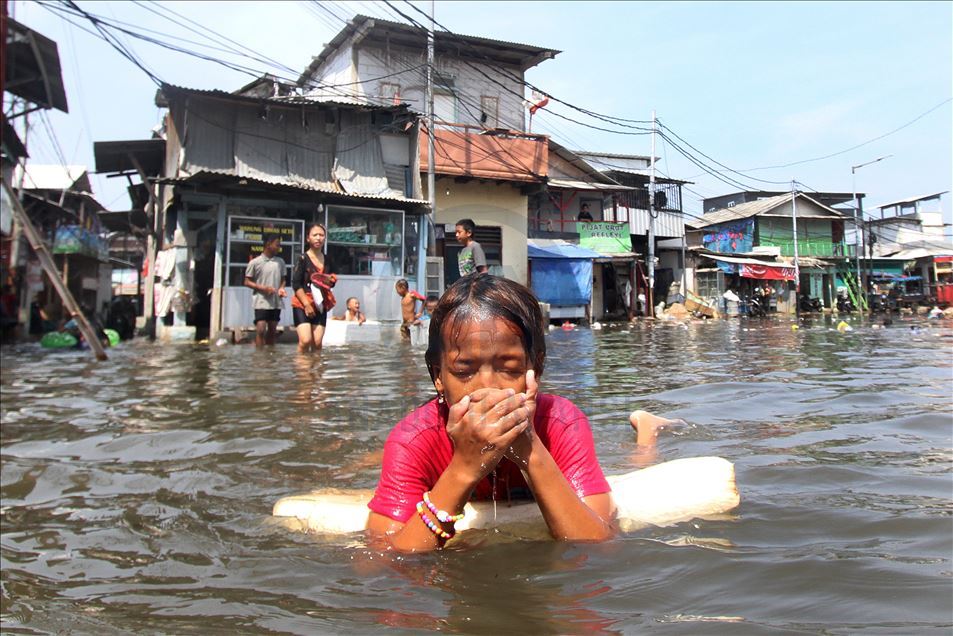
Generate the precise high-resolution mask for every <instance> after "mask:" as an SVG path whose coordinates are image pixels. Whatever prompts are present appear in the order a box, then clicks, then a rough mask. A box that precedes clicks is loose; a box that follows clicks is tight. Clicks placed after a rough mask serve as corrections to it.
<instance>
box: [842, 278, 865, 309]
mask: <svg viewBox="0 0 953 636" xmlns="http://www.w3.org/2000/svg"><path fill="white" fill-rule="evenodd" d="M840 275H841V278H843V279H844V282H845V283H846V284H847V296H848V297H849V298H850V302H852V303H854V307H856V308H857V309H859V310H861V311H868V307H867V295H866V294H864V293H863V290H861V289H860V284H859V282H858V281H857V279H856V278H855V277H854V275H853V274H852V273H851V271H850V270H849V269H845V270H842V271H841V273H840Z"/></svg>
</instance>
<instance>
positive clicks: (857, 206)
mask: <svg viewBox="0 0 953 636" xmlns="http://www.w3.org/2000/svg"><path fill="white" fill-rule="evenodd" d="M892 156H893V155H884V156H883V157H877V158H876V159H873V160H871V161H867V162H866V163H859V164H857V165H856V166H851V167H850V180H851V187H852V188H853V194H854V262H855V264H856V267H857V294H858V298H860V295H861V294H866V293H867V288H866V286H864V285H862V284H861V282H860V232H861V229H860V225H859V223H858V220H857V211H858V210H859V209H860V198H859V197H858V196H857V170H859V169H860V168H863V167H864V166H869V165H870V164H872V163H877V162H878V161H883V160H884V159H886V158H888V157H892ZM863 221H864V219H863V212H861V214H860V223H863ZM857 309H858V310H860V307H858V308H857Z"/></svg>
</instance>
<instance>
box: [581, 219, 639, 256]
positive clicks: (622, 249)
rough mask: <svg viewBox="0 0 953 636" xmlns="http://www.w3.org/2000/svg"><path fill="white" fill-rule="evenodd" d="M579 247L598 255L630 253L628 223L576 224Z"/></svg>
mask: <svg viewBox="0 0 953 636" xmlns="http://www.w3.org/2000/svg"><path fill="white" fill-rule="evenodd" d="M576 231H577V232H579V245H580V246H581V247H585V248H588V249H590V250H592V251H594V252H599V253H600V254H625V253H628V252H631V251H632V239H631V238H630V237H629V224H628V223H614V222H611V221H585V222H579V223H576Z"/></svg>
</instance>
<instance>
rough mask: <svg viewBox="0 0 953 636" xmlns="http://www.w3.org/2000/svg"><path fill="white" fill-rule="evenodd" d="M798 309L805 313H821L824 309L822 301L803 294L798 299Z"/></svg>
mask: <svg viewBox="0 0 953 636" xmlns="http://www.w3.org/2000/svg"><path fill="white" fill-rule="evenodd" d="M798 307H799V308H800V309H801V311H803V312H820V311H821V310H823V308H824V306H823V305H821V301H820V299H818V298H811V297H810V296H808V295H807V294H801V297H800V299H798Z"/></svg>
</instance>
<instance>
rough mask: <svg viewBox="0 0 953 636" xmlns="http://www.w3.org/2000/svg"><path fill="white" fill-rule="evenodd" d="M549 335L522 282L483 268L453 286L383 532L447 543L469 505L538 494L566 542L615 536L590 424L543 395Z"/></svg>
mask: <svg viewBox="0 0 953 636" xmlns="http://www.w3.org/2000/svg"><path fill="white" fill-rule="evenodd" d="M544 334H545V332H544V327H543V318H542V314H541V313H540V310H539V302H538V300H537V299H536V297H535V296H534V295H533V293H532V292H531V291H530V290H529V289H527V288H526V287H524V286H522V285H520V284H518V283H515V282H513V281H510V280H507V279H505V278H499V277H496V276H491V275H489V274H485V273H484V274H474V275H470V276H465V277H463V278H461V279H459V280H457V281H456V282H455V283H454V284H453V285H452V286H451V287H450V289H448V290H447V292H446V293H445V294H444V295H443V297H442V298H441V299H440V302H439V304H438V305H437V308H436V309H435V310H434V313H433V317H432V319H431V323H430V343H429V347H428V349H427V353H426V361H427V367H428V369H429V370H430V376H431V378H432V379H433V383H434V387H435V388H436V390H437V397H436V398H435V399H433V400H431V401H429V402H427V403H426V404H424V405H423V406H421V407H419V408H417V409H415V410H414V411H413V412H411V413H410V414H409V415H408V416H407V417H405V418H404V419H403V420H401V421H400V422H399V423H398V424H397V426H396V427H395V428H394V430H393V431H392V432H391V434H390V435H389V437H388V439H387V442H386V443H385V445H384V458H383V465H382V468H381V478H380V482H379V483H378V486H377V490H376V491H375V493H374V497H373V499H371V501H370V503H369V504H368V507H369V508H370V509H371V513H370V516H369V518H368V525H367V530H368V532H369V533H370V535H371V536H372V537H377V538H383V539H385V540H386V541H387V543H388V544H389V545H390V546H392V547H393V548H395V549H397V550H400V551H406V552H412V551H427V550H433V549H436V548H439V547H441V546H442V545H443V543H444V542H445V541H446V540H447V539H448V538H450V537H451V536H453V532H454V530H453V524H454V521H455V520H458V518H459V517H460V514H461V512H462V510H463V506H464V505H465V504H466V502H467V501H468V500H470V498H471V497H472V496H475V497H477V498H481V497H486V496H487V495H490V496H494V495H495V496H496V497H497V498H498V499H507V498H509V497H511V496H514V495H515V496H520V495H526V496H528V497H531V498H533V499H534V500H535V501H536V504H537V505H538V506H539V508H540V511H541V512H542V515H543V518H544V519H545V520H546V524H547V525H548V526H549V530H550V533H551V534H552V536H553V537H554V538H556V539H563V540H573V541H602V540H605V539H608V538H610V537H612V536H613V535H614V533H615V524H614V514H615V510H614V505H613V503H612V497H611V494H610V488H609V484H608V483H607V482H606V479H605V476H604V475H603V473H602V469H601V468H600V467H599V462H598V460H597V458H596V453H595V448H594V445H593V439H592V430H591V429H590V427H589V421H588V420H587V419H586V416H585V415H584V414H583V413H582V412H581V411H580V410H579V409H578V408H577V407H576V406H575V405H574V404H573V403H572V402H570V401H569V400H567V399H565V398H561V397H558V396H554V395H548V394H544V393H539V392H538V388H539V385H538V379H539V378H540V377H541V376H542V373H543V363H544V361H545V358H546V341H545V335H544ZM640 438H641V435H640ZM641 441H642V440H641V439H640V442H641ZM487 498H488V497H487Z"/></svg>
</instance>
